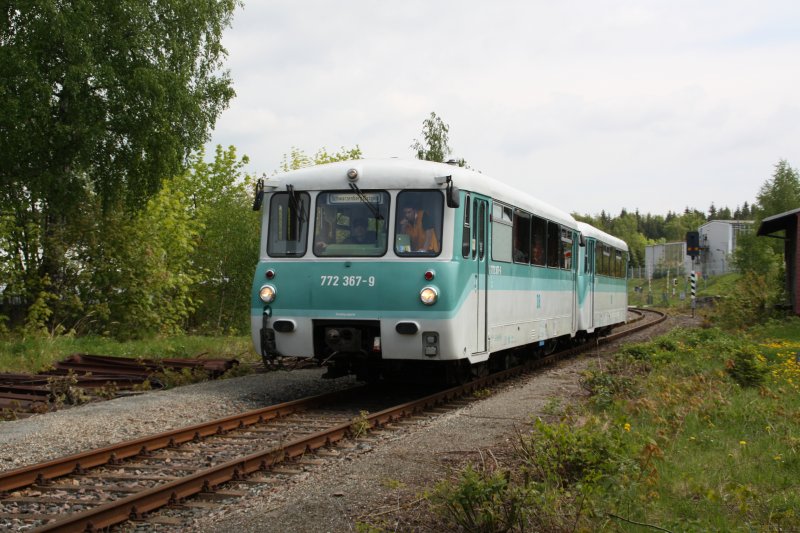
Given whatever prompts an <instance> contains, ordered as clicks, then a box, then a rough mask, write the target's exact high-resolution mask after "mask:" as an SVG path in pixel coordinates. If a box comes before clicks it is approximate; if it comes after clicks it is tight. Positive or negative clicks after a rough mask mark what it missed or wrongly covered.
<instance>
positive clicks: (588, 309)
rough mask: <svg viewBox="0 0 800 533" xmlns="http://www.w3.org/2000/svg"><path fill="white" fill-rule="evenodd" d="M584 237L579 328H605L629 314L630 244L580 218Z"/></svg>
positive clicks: (583, 330) (607, 328)
mask: <svg viewBox="0 0 800 533" xmlns="http://www.w3.org/2000/svg"><path fill="white" fill-rule="evenodd" d="M578 230H579V231H580V232H581V235H582V236H583V239H584V244H585V246H583V247H582V248H581V257H582V261H581V267H580V269H581V272H580V275H579V281H578V302H579V314H578V330H579V331H581V332H586V333H594V332H595V331H598V332H606V331H608V330H610V329H611V328H612V327H613V326H615V325H617V324H620V323H623V322H625V320H626V317H627V308H628V292H627V281H626V274H627V265H628V245H627V244H626V243H625V241H623V240H622V239H618V238H617V237H614V236H613V235H609V234H608V233H605V232H603V231H600V230H599V229H597V228H595V227H594V226H590V225H589V224H586V223H585V222H578Z"/></svg>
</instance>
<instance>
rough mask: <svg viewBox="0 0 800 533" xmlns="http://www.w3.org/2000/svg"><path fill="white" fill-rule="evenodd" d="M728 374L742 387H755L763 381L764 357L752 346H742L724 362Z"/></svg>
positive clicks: (764, 373)
mask: <svg viewBox="0 0 800 533" xmlns="http://www.w3.org/2000/svg"><path fill="white" fill-rule="evenodd" d="M725 369H726V370H727V371H728V375H730V376H731V378H733V380H734V381H735V382H736V383H738V384H739V385H741V386H742V387H756V386H759V385H761V384H762V383H764V378H765V377H766V375H767V367H766V365H765V364H764V358H763V357H762V356H761V354H760V353H758V350H756V348H755V347H753V346H743V347H741V348H739V349H737V350H735V351H734V352H733V353H732V354H731V358H730V359H728V360H727V361H726V362H725Z"/></svg>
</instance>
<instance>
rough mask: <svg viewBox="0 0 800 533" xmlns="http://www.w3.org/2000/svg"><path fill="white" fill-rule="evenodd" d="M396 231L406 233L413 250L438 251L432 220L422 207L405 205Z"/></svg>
mask: <svg viewBox="0 0 800 533" xmlns="http://www.w3.org/2000/svg"><path fill="white" fill-rule="evenodd" d="M401 212H402V218H401V219H400V223H399V228H398V231H399V232H400V233H405V234H406V235H408V237H409V240H410V241H411V249H412V250H413V251H415V252H433V253H437V254H438V253H439V240H438V239H437V238H436V230H435V229H434V225H433V220H432V219H431V217H429V216H427V213H426V212H425V211H424V210H422V209H415V208H414V207H412V206H406V207H404V208H403V209H402V211H401Z"/></svg>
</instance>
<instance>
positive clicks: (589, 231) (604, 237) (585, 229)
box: [578, 222, 628, 251]
mask: <svg viewBox="0 0 800 533" xmlns="http://www.w3.org/2000/svg"><path fill="white" fill-rule="evenodd" d="M578 231H580V232H581V233H582V234H583V235H584V236H585V237H591V238H593V239H597V240H598V241H602V242H604V243H606V244H610V245H611V246H613V247H615V248H618V249H620V250H625V251H627V250H628V244H627V243H626V242H625V241H623V240H622V239H618V238H617V237H614V236H613V235H609V234H608V233H606V232H605V231H601V230H599V229H597V228H595V227H594V226H592V225H591V224H587V223H586V222H578Z"/></svg>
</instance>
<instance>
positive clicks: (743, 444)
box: [739, 440, 747, 446]
mask: <svg viewBox="0 0 800 533" xmlns="http://www.w3.org/2000/svg"><path fill="white" fill-rule="evenodd" d="M739 444H741V445H742V446H745V445H746V444H747V441H746V440H740V441H739Z"/></svg>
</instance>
